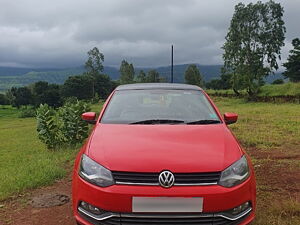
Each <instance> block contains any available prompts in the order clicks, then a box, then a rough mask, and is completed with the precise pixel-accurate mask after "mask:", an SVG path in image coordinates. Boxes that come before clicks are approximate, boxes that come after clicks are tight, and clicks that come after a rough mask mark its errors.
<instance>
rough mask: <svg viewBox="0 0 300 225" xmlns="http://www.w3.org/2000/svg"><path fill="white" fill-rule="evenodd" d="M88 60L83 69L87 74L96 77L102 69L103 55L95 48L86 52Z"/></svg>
mask: <svg viewBox="0 0 300 225" xmlns="http://www.w3.org/2000/svg"><path fill="white" fill-rule="evenodd" d="M87 54H88V60H87V61H86V62H85V68H86V70H87V71H88V74H89V75H91V76H96V75H97V74H100V73H101V72H102V71H103V69H104V67H103V64H102V63H103V62H104V55H103V54H102V53H101V52H100V51H99V49H98V48H97V47H94V48H93V49H91V50H89V51H88V53H87Z"/></svg>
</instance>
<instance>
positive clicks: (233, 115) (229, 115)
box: [224, 113, 238, 124]
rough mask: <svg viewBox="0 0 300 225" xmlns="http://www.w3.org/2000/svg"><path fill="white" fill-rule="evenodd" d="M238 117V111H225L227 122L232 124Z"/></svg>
mask: <svg viewBox="0 0 300 225" xmlns="http://www.w3.org/2000/svg"><path fill="white" fill-rule="evenodd" d="M237 119H238V114H236V113H225V114H224V120H225V123H226V124H232V123H235V122H236V121H237Z"/></svg>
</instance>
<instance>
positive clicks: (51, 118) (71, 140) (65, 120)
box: [37, 101, 90, 149]
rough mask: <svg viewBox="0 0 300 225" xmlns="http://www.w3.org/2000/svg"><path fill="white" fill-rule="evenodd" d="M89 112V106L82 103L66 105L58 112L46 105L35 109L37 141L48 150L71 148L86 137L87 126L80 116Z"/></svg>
mask: <svg viewBox="0 0 300 225" xmlns="http://www.w3.org/2000/svg"><path fill="white" fill-rule="evenodd" d="M87 111H90V106H89V105H88V104H87V103H85V102H82V101H77V102H76V103H70V102H68V103H66V104H65V105H64V106H63V107H60V108H59V109H58V110H54V109H53V108H51V107H49V106H48V105H47V104H44V105H40V107H39V108H38V109H37V132H38V137H39V139H40V140H41V141H42V142H43V143H45V144H46V146H47V148H48V149H57V148H58V147H60V146H63V145H67V146H73V145H76V144H78V143H81V142H82V141H83V140H84V139H85V138H87V136H88V131H89V128H88V124H87V123H86V122H84V121H82V120H81V114H82V113H84V112H87Z"/></svg>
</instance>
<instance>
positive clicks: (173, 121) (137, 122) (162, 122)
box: [130, 119, 184, 124]
mask: <svg viewBox="0 0 300 225" xmlns="http://www.w3.org/2000/svg"><path fill="white" fill-rule="evenodd" d="M179 123H184V121H183V120H168V119H150V120H141V121H136V122H132V123H130V124H179Z"/></svg>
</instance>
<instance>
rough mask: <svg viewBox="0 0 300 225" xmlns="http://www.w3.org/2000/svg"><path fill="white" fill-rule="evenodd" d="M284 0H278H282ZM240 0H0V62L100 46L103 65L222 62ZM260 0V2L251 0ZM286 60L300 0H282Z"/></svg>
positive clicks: (44, 59) (31, 62)
mask: <svg viewBox="0 0 300 225" xmlns="http://www.w3.org/2000/svg"><path fill="white" fill-rule="evenodd" d="M278 1H279V0H277V2H278ZM239 2H244V3H249V2H250V0H247V1H241V0H239V1H237V0H0V66H17V67H48V68H50V67H75V66H81V65H83V64H84V62H85V61H86V59H87V51H88V50H89V49H91V48H93V47H98V48H99V50H100V51H101V52H102V53H103V54H104V56H105V62H104V64H105V65H112V66H119V65H120V62H121V60H122V59H126V60H127V61H129V62H131V63H133V64H134V65H135V66H140V67H153V66H163V65H168V64H170V48H171V44H173V45H174V63H175V64H184V63H199V64H203V65H213V64H223V61H222V54H223V51H222V49H221V47H222V45H223V44H224V41H225V39H224V38H225V36H226V33H227V31H228V27H229V23H230V19H231V17H232V15H233V12H234V6H235V5H236V4H237V3H239ZM252 2H255V1H252ZM280 2H281V4H282V6H283V7H284V10H285V13H284V20H285V25H286V28H287V33H286V40H285V42H286V45H285V46H284V47H283V48H282V61H279V63H280V64H282V63H283V62H284V61H285V60H286V58H287V56H288V52H289V50H290V49H291V48H292V45H291V40H292V39H293V38H296V37H300V29H299V21H300V14H299V9H300V0H282V1H280Z"/></svg>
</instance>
